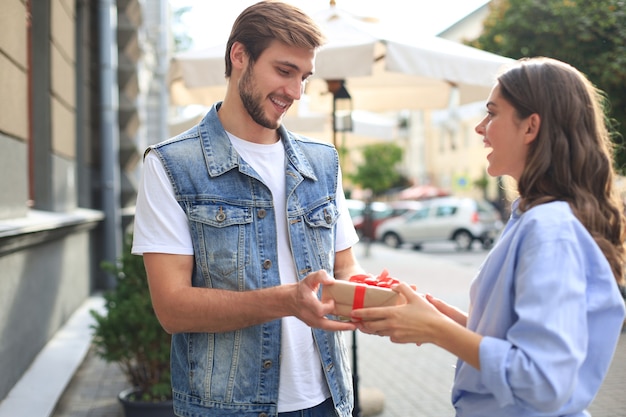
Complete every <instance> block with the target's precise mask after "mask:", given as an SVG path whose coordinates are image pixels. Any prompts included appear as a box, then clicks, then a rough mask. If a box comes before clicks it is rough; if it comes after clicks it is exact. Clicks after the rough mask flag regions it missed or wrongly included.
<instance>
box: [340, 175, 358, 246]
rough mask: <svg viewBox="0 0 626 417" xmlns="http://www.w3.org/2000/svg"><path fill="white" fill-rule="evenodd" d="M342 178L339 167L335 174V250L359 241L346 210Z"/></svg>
mask: <svg viewBox="0 0 626 417" xmlns="http://www.w3.org/2000/svg"><path fill="white" fill-rule="evenodd" d="M342 182H343V178H342V174H341V169H339V175H338V176H337V192H336V195H337V210H339V219H338V220H337V234H336V236H335V252H340V251H342V250H345V249H348V248H351V247H352V246H354V245H355V244H356V243H357V242H358V241H359V235H358V234H357V233H356V229H355V228H354V223H352V217H350V212H349V211H348V205H347V204H346V197H345V194H344V192H343V186H342Z"/></svg>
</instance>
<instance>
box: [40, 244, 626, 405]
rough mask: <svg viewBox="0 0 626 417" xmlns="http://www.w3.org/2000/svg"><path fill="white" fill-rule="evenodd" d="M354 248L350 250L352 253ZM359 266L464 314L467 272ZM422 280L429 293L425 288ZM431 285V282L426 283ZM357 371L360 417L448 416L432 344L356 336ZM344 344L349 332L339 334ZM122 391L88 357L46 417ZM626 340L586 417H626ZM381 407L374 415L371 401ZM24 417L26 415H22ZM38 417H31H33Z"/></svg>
mask: <svg viewBox="0 0 626 417" xmlns="http://www.w3.org/2000/svg"><path fill="white" fill-rule="evenodd" d="M359 250H360V249H359V248H357V251H359ZM357 255H359V256H360V261H361V263H362V264H363V266H364V267H365V268H366V269H367V270H369V271H371V272H373V273H376V272H380V271H382V269H383V268H388V269H389V272H390V273H391V274H392V275H394V276H397V277H398V278H401V279H403V280H406V281H407V282H409V283H412V284H416V285H417V286H418V288H422V289H423V290H424V291H428V292H432V293H434V294H437V295H438V296H441V297H442V298H444V299H446V300H447V301H450V302H452V303H454V304H457V305H458V306H460V307H465V306H466V304H467V287H468V285H469V282H470V280H471V279H472V277H473V276H474V273H475V271H474V270H473V268H470V267H467V266H463V265H460V264H454V262H450V261H449V260H444V259H440V258H435V257H432V256H428V255H426V254H423V253H419V252H414V251H403V250H393V249H389V248H386V247H382V246H377V245H374V246H373V247H372V250H371V253H370V256H369V257H367V258H364V257H363V256H362V252H357ZM426 277H427V278H428V286H427V287H425V285H426V284H425V282H426ZM433 278H437V279H433ZM356 336H357V359H358V361H357V365H358V374H359V387H360V390H359V391H360V392H361V396H362V397H363V398H362V401H361V404H363V405H364V407H363V417H368V416H370V415H378V416H379V417H445V416H453V415H454V410H453V408H452V406H451V405H450V388H451V384H452V380H453V374H454V369H453V365H454V363H455V358H454V357H453V356H452V355H450V354H448V353H447V352H445V351H443V350H441V349H438V348H436V347H434V346H431V345H424V346H421V347H417V346H414V345H398V344H393V343H391V342H389V340H388V339H386V338H381V337H376V336H370V335H365V334H362V333H357V335H356ZM346 340H347V341H348V342H349V343H350V344H351V340H352V333H351V332H348V333H346ZM127 387H128V384H127V382H126V381H125V380H124V377H123V375H122V374H121V372H120V371H119V369H118V368H117V365H114V364H113V365H109V364H105V363H103V362H102V361H101V360H99V359H98V358H97V357H95V356H94V354H93V351H90V352H88V354H87V356H86V358H85V360H84V362H83V364H82V365H81V367H80V368H79V369H78V371H77V372H76V374H75V376H74V378H73V380H72V381H71V383H70V384H69V386H68V387H67V389H66V390H65V393H64V395H63V397H62V398H61V399H60V401H59V403H58V405H57V408H56V410H55V412H54V413H53V415H52V417H123V413H122V411H121V408H120V407H119V405H118V403H117V398H116V397H117V394H118V393H119V392H120V391H122V390H123V389H125V388H127ZM624 392H626V334H624V333H623V334H622V336H621V339H620V343H619V346H618V350H617V353H616V356H615V358H614V360H613V364H612V367H611V370H610V373H609V375H608V377H607V379H606V382H605V384H604V385H603V387H602V389H601V391H600V393H599V395H598V397H597V399H596V400H595V402H594V403H593V404H592V406H591V408H590V410H589V411H590V412H591V414H592V415H593V417H616V416H626V401H624ZM374 399H375V400H376V401H377V402H378V403H380V400H381V399H382V401H384V403H383V404H382V412H381V410H380V408H376V407H370V406H369V404H370V402H371V401H368V400H374ZM29 417H30V416H29ZM33 417H37V416H33Z"/></svg>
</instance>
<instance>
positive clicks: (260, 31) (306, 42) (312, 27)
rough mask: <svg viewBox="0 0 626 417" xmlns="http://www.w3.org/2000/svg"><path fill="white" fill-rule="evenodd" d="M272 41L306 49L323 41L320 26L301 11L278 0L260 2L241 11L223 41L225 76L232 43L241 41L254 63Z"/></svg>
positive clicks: (317, 45) (317, 46)
mask: <svg viewBox="0 0 626 417" xmlns="http://www.w3.org/2000/svg"><path fill="white" fill-rule="evenodd" d="M274 40H278V41H280V42H282V43H284V44H285V45H289V46H295V47H299V48H307V49H317V48H319V47H320V46H321V45H322V44H323V43H324V41H325V39H324V35H323V34H322V31H321V30H320V28H319V27H318V26H317V24H316V23H315V22H314V21H313V19H311V17H309V16H308V15H307V14H305V13H304V12H303V11H302V10H300V9H298V8H297V7H294V6H292V5H289V4H286V3H282V2H278V1H261V2H259V3H256V4H254V5H252V6H250V7H248V8H247V9H245V10H244V11H243V12H241V14H240V15H239V17H237V20H235V23H234V24H233V28H232V30H231V32H230V37H229V38H228V43H227V44H226V54H225V61H226V77H230V75H231V72H232V62H231V60H230V49H231V48H232V46H233V44H234V43H235V42H240V43H242V44H243V46H244V47H245V48H246V52H247V53H248V56H249V58H250V61H251V62H252V63H254V62H256V60H257V59H258V58H259V56H260V55H261V53H263V51H264V50H265V49H267V47H268V46H269V44H270V43H271V42H272V41H274Z"/></svg>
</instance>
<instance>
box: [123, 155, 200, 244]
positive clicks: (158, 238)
mask: <svg viewBox="0 0 626 417" xmlns="http://www.w3.org/2000/svg"><path fill="white" fill-rule="evenodd" d="M133 227H134V231H133V247H132V253H133V254H135V255H143V254H144V253H149V252H157V253H168V254H175V255H193V253H194V252H193V244H192V242H191V233H190V230H189V222H188V220H187V216H186V214H185V212H184V211H183V209H182V208H181V207H180V205H179V204H178V201H176V196H175V195H174V189H173V187H172V184H171V183H170V180H169V179H168V177H167V174H166V173H165V169H164V168H163V165H162V164H161V161H160V160H159V158H158V157H157V156H156V155H154V153H153V152H149V153H148V155H146V158H145V160H144V166H143V174H142V177H141V180H140V182H139V187H138V190H137V204H136V207H135V221H134V226H133Z"/></svg>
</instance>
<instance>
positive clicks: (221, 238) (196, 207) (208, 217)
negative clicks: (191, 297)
mask: <svg viewBox="0 0 626 417" xmlns="http://www.w3.org/2000/svg"><path fill="white" fill-rule="evenodd" d="M188 215H189V220H190V226H191V232H192V234H194V235H195V236H194V237H195V239H194V241H195V242H196V244H197V245H198V247H197V248H196V251H197V252H198V253H197V254H196V256H197V257H199V258H198V259H200V260H201V265H202V268H203V271H202V272H203V273H202V275H203V276H204V277H205V279H209V278H208V277H211V281H210V282H207V283H205V285H206V286H209V287H212V288H223V289H232V290H237V289H239V287H240V285H241V283H239V282H238V280H237V276H236V274H237V270H238V269H239V268H243V267H244V265H245V259H246V256H247V254H249V251H247V250H246V244H248V243H249V241H250V239H248V236H246V233H252V228H251V227H250V225H251V224H252V221H253V215H252V209H251V208H250V207H242V206H234V205H231V204H223V203H219V202H211V203H206V204H199V203H195V204H193V205H192V206H191V207H190V208H189V214H188ZM246 226H248V227H246ZM205 268H206V270H204V269H205Z"/></svg>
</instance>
